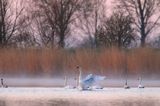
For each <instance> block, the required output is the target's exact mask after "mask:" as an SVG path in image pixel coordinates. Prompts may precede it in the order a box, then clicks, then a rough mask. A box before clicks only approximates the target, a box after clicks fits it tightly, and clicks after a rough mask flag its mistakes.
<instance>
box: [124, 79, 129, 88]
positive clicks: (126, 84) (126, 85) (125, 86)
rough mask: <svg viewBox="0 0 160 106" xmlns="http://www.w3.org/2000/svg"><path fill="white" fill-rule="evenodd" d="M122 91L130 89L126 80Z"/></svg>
mask: <svg viewBox="0 0 160 106" xmlns="http://www.w3.org/2000/svg"><path fill="white" fill-rule="evenodd" d="M124 89H130V86H128V82H127V80H126V82H125V85H124Z"/></svg>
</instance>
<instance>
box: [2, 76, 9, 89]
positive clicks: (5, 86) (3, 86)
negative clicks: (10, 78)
mask: <svg viewBox="0 0 160 106" xmlns="http://www.w3.org/2000/svg"><path fill="white" fill-rule="evenodd" d="M1 86H2V88H8V86H7V85H4V80H3V78H1Z"/></svg>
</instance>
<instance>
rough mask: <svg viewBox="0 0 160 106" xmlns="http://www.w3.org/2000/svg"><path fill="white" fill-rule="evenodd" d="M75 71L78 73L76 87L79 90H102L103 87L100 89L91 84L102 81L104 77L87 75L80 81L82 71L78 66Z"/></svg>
mask: <svg viewBox="0 0 160 106" xmlns="http://www.w3.org/2000/svg"><path fill="white" fill-rule="evenodd" d="M77 69H78V71H79V76H78V87H77V88H78V89H79V90H92V89H103V87H100V86H98V85H96V86H93V84H95V83H97V82H99V81H102V80H104V79H105V78H106V77H105V76H98V75H93V74H89V75H87V76H86V77H85V78H84V79H82V70H81V68H80V67H79V66H77Z"/></svg>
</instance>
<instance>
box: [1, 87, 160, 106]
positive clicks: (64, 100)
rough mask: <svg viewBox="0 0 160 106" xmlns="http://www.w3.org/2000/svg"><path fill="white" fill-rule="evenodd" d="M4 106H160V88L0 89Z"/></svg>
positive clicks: (2, 105)
mask: <svg viewBox="0 0 160 106" xmlns="http://www.w3.org/2000/svg"><path fill="white" fill-rule="evenodd" d="M0 106H160V88H145V89H137V88H132V89H128V90H125V89H123V88H105V89H104V90H94V91H78V90H76V89H63V88H27V87H25V88H6V89H5V88H0Z"/></svg>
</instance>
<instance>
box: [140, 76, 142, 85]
mask: <svg viewBox="0 0 160 106" xmlns="http://www.w3.org/2000/svg"><path fill="white" fill-rule="evenodd" d="M139 84H140V85H141V84H142V78H141V77H140V78H139Z"/></svg>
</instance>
